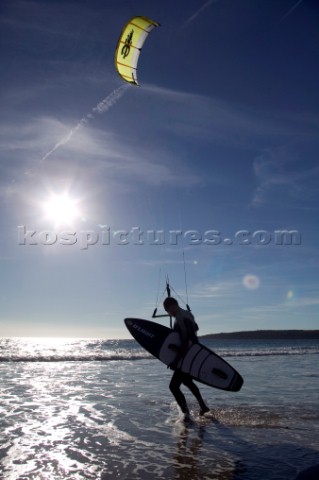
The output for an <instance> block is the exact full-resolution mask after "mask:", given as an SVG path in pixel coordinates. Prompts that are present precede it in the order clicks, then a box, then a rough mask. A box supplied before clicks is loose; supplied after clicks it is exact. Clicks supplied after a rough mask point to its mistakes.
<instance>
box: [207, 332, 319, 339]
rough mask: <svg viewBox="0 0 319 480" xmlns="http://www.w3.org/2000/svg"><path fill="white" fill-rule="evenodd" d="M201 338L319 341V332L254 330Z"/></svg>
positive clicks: (214, 334)
mask: <svg viewBox="0 0 319 480" xmlns="http://www.w3.org/2000/svg"><path fill="white" fill-rule="evenodd" d="M200 338H207V339H220V340H226V339H234V340H242V339H249V340H305V339H312V340H313V339H318V340H319V330H254V331H247V332H231V333H211V334H209V335H201V336H200Z"/></svg>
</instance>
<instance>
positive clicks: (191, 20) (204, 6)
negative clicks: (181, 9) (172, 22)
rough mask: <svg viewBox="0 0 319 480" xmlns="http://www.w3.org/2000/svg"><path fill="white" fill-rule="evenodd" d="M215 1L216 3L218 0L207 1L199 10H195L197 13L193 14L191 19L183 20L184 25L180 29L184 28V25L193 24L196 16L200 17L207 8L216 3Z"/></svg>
mask: <svg viewBox="0 0 319 480" xmlns="http://www.w3.org/2000/svg"><path fill="white" fill-rule="evenodd" d="M216 1H218V0H208V2H206V3H204V5H202V6H201V7H200V9H199V10H197V12H195V13H194V14H193V15H192V16H191V17H189V18H188V19H187V20H185V22H184V24H183V26H182V27H181V28H184V27H186V25H188V24H189V23H191V22H193V21H194V20H195V19H196V18H197V17H198V15H200V14H201V13H202V12H203V11H204V10H205V9H206V8H207V7H209V6H210V5H211V4H212V3H214V2H216Z"/></svg>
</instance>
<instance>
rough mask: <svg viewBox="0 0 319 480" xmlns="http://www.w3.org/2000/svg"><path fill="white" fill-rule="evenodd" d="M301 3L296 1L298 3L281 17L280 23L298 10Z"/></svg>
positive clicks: (300, 0) (299, 0)
mask: <svg viewBox="0 0 319 480" xmlns="http://www.w3.org/2000/svg"><path fill="white" fill-rule="evenodd" d="M302 2H303V0H298V2H297V3H295V5H293V6H292V7H291V9H290V10H289V11H288V12H287V13H286V14H285V15H284V16H283V17H282V19H281V20H280V21H281V22H282V21H283V20H285V18H287V17H288V16H289V15H290V14H291V13H292V12H293V11H294V10H296V8H298V7H299V5H300V4H301V3H302Z"/></svg>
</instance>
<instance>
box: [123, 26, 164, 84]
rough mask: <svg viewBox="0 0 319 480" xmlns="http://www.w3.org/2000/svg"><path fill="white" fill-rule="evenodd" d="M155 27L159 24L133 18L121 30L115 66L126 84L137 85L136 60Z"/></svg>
mask: <svg viewBox="0 0 319 480" xmlns="http://www.w3.org/2000/svg"><path fill="white" fill-rule="evenodd" d="M155 27H159V23H157V22H154V21H153V20H150V19H149V18H147V17H133V18H131V20H129V21H128V22H127V24H126V25H125V27H124V28H123V31H122V33H121V36H120V39H119V41H118V44H117V47H116V52H115V66H116V69H117V71H118V73H119V74H120V76H121V77H122V78H123V79H124V80H125V81H126V82H129V83H133V85H138V82H137V63H138V58H139V56H140V53H141V50H142V46H143V44H144V42H145V40H146V38H147V36H148V34H149V33H150V32H151V31H152V30H153V28H155Z"/></svg>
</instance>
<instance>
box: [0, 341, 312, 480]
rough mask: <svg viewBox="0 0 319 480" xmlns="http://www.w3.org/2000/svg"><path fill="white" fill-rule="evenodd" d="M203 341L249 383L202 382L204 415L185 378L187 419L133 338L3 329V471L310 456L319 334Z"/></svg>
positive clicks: (43, 475) (69, 475)
mask: <svg viewBox="0 0 319 480" xmlns="http://www.w3.org/2000/svg"><path fill="white" fill-rule="evenodd" d="M202 343H204V344H205V345H207V346H208V347H209V348H211V349H213V350H214V351H215V352H216V353H218V354H219V355H221V356H223V357H224V358H225V359H226V360H227V361H228V362H229V363H231V365H233V366H234V367H235V368H236V369H237V370H238V371H239V372H240V373H241V375H242V376H243V377H244V380H245V383H244V385H243V387H242V389H241V391H240V392H237V393H233V392H225V391H222V390H217V389H214V388H210V387H208V386H205V385H202V384H200V383H198V386H199V388H200V390H201V392H202V395H203V397H204V399H205V401H206V402H207V404H208V405H209V407H210V408H211V412H210V413H209V414H208V417H207V418H206V417H200V416H199V413H198V406H197V404H196V401H195V399H194V398H193V397H192V395H191V394H190V392H188V391H187V389H185V388H184V389H183V391H184V393H185V395H186V398H187V401H188V404H189V407H190V410H191V418H192V420H191V421H190V422H187V423H185V422H184V421H183V418H182V415H181V413H180V411H179V409H178V407H177V405H176V403H175V401H174V399H173V397H172V395H171V393H170V391H169V388H168V385H169V381H170V378H171V375H172V372H171V371H170V370H168V369H167V368H166V366H165V365H164V364H162V363H160V362H159V361H158V360H157V359H155V358H153V357H151V356H150V355H148V354H147V352H146V351H145V350H143V349H141V348H140V347H139V345H138V344H137V343H136V342H135V340H133V339H132V340H99V339H36V338H28V339H27V338H10V339H0V375H1V396H0V429H1V437H0V478H1V479H4V480H27V479H28V480H31V479H32V480H64V479H67V480H82V479H92V480H93V479H94V480H106V479H110V480H111V479H112V480H113V479H121V480H149V479H151V480H160V479H165V480H166V479H170V480H173V479H174V480H205V479H215V480H239V479H240V480H295V478H296V477H297V475H298V474H299V473H300V472H301V471H303V470H305V469H307V468H308V467H311V466H314V465H318V464H319V410H318V399H319V395H318V392H319V369H318V359H319V340H302V341H301V340H300V341H298V340H291V341H288V340H286V341H284V340H271V341H265V340H258V341H257V340H254V341H253V340H240V341H238V340H230V339H228V340H215V339H214V340H208V339H205V340H203V342H202ZM318 478H319V476H318Z"/></svg>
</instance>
